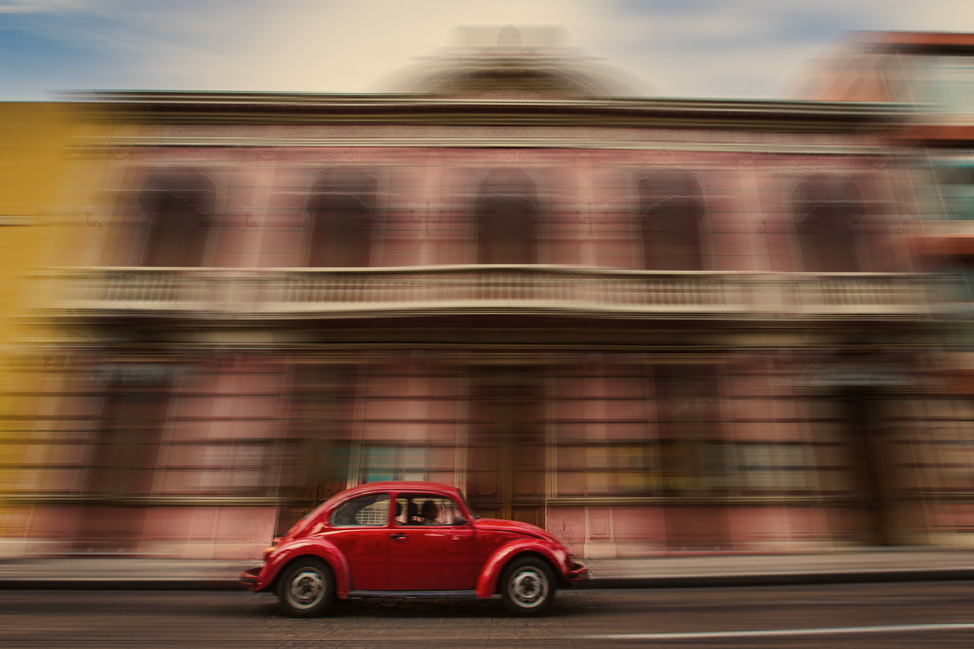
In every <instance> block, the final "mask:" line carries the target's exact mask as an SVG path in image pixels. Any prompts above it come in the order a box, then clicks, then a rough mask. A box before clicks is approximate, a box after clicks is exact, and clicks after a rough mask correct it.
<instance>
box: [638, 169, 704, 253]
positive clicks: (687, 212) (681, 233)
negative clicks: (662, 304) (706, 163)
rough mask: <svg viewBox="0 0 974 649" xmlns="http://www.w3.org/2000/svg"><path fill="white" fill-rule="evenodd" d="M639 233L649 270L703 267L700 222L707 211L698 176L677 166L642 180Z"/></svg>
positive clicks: (640, 186)
mask: <svg viewBox="0 0 974 649" xmlns="http://www.w3.org/2000/svg"><path fill="white" fill-rule="evenodd" d="M639 207H640V210H639V213H640V223H639V225H640V235H641V240H642V248H643V267H644V268H645V269H647V270H701V269H702V268H703V251H702V249H701V242H700V221H701V219H702V218H703V215H704V213H705V212H706V204H705V203H704V199H703V190H702V189H701V188H700V183H699V182H698V181H697V177H696V176H695V175H694V174H693V173H691V172H689V171H682V170H678V169H669V170H665V171H657V172H654V173H652V174H650V175H648V176H646V177H645V178H643V179H642V180H640V181H639Z"/></svg>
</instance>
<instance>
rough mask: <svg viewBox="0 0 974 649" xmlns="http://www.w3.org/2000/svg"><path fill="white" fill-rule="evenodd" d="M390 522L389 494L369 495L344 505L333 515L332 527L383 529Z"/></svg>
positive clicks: (331, 518) (330, 521) (331, 519)
mask: <svg viewBox="0 0 974 649" xmlns="http://www.w3.org/2000/svg"><path fill="white" fill-rule="evenodd" d="M388 520H389V494H369V495H368V496H359V497H358V498H353V499H352V500H349V501H348V502H346V503H342V504H341V505H339V506H338V507H336V508H335V510H334V511H332V513H331V517H330V518H329V519H328V522H329V523H330V524H331V526H332V527H382V526H384V525H385V524H386V522H387V521H388Z"/></svg>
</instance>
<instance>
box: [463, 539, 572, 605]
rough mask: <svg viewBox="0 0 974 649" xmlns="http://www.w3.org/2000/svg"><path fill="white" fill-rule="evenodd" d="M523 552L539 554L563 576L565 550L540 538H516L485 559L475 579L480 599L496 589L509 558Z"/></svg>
mask: <svg viewBox="0 0 974 649" xmlns="http://www.w3.org/2000/svg"><path fill="white" fill-rule="evenodd" d="M525 552H529V553H533V554H539V555H541V556H542V557H544V558H545V559H547V560H548V563H550V564H551V567H552V568H553V569H554V570H555V572H556V573H557V574H558V575H559V576H560V577H564V576H565V566H566V564H567V561H568V553H567V552H565V551H564V550H562V549H560V548H558V547H553V546H552V545H551V543H548V542H547V541H544V540H541V539H518V540H516V541H511V542H510V543H508V544H506V545H502V546H501V547H499V548H497V550H495V551H494V554H492V555H490V558H489V559H487V562H486V563H485V564H484V568H483V570H481V571H480V577H479V578H478V579H477V597H479V598H482V599H484V598H487V597H491V596H492V595H493V594H494V592H495V591H496V590H497V580H498V579H500V576H501V573H502V572H503V571H504V567H505V566H506V565H507V564H508V563H509V562H510V561H511V559H513V558H514V557H516V556H518V555H521V554H524V553H525Z"/></svg>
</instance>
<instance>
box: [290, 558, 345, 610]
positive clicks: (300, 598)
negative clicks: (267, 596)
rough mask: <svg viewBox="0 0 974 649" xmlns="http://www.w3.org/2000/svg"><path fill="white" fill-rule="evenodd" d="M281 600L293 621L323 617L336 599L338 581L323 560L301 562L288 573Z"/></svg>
mask: <svg viewBox="0 0 974 649" xmlns="http://www.w3.org/2000/svg"><path fill="white" fill-rule="evenodd" d="M277 599H278V601H279V602H280V604H281V608H282V609H284V612H285V613H287V614H288V615H290V616H292V617H311V616H314V615H320V614H321V613H323V612H324V611H325V609H326V608H328V606H329V605H331V603H332V601H334V599H335V577H334V575H333V574H332V572H331V568H329V567H328V565H327V564H325V562H324V561H322V560H321V559H314V558H310V557H309V558H305V559H298V560H296V561H295V562H294V563H292V564H291V565H289V566H287V567H286V568H285V569H284V573H283V574H282V575H281V577H280V579H279V580H278V583H277Z"/></svg>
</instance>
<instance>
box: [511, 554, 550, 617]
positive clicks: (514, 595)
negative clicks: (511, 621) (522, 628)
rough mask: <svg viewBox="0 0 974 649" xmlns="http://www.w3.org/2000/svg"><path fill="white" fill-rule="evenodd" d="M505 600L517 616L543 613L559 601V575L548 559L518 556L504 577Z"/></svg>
mask: <svg viewBox="0 0 974 649" xmlns="http://www.w3.org/2000/svg"><path fill="white" fill-rule="evenodd" d="M500 586H501V588H500V590H501V599H502V600H503V601H504V607H505V608H506V609H507V610H508V611H510V612H511V613H513V614H514V615H520V616H528V615H541V614H542V613H544V612H545V611H547V610H548V609H549V608H551V605H552V603H554V601H555V576H554V574H553V573H552V571H551V568H550V567H549V566H548V563H547V562H546V561H545V560H544V559H539V558H537V557H524V558H522V559H514V561H512V562H511V563H510V565H508V566H507V567H506V568H505V569H504V573H503V575H502V576H501V584H500Z"/></svg>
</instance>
